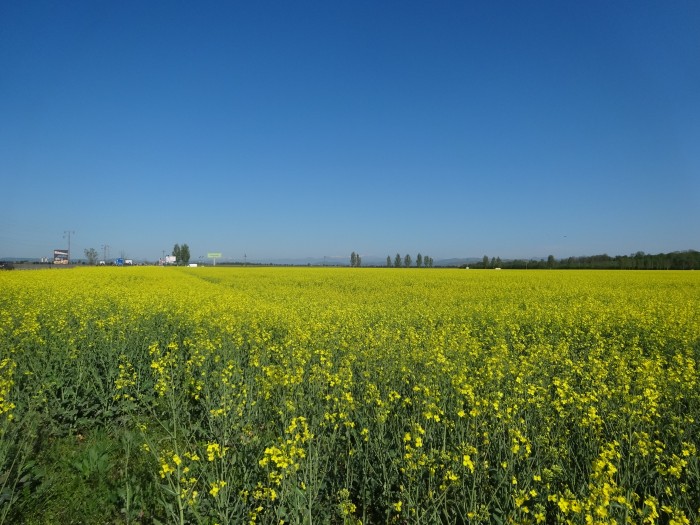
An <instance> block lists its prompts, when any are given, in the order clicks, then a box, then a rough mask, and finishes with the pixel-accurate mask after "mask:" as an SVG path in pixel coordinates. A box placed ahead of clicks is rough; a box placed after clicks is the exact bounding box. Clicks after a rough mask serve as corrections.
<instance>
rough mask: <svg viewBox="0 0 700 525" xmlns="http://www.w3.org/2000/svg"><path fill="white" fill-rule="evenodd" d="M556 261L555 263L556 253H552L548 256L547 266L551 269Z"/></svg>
mask: <svg viewBox="0 0 700 525" xmlns="http://www.w3.org/2000/svg"><path fill="white" fill-rule="evenodd" d="M554 263H555V260H554V255H550V256H549V257H547V268H549V269H552V268H554Z"/></svg>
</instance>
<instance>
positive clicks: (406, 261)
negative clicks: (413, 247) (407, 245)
mask: <svg viewBox="0 0 700 525" xmlns="http://www.w3.org/2000/svg"><path fill="white" fill-rule="evenodd" d="M403 265H404V266H405V267H406V268H410V267H411V256H410V255H409V254H406V257H404V258H403Z"/></svg>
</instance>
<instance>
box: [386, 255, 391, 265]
mask: <svg viewBox="0 0 700 525" xmlns="http://www.w3.org/2000/svg"><path fill="white" fill-rule="evenodd" d="M386 265H387V267H388V268H391V255H387V256H386Z"/></svg>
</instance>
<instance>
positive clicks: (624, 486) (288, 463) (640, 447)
mask: <svg viewBox="0 0 700 525" xmlns="http://www.w3.org/2000/svg"><path fill="white" fill-rule="evenodd" d="M698 312H700V276H699V275H698V274H697V272H669V271H658V272H643V271H639V272H623V271H609V272H608V271H569V272H567V271H532V270H530V271H501V272H495V271H487V270H483V271H475V270H470V271H465V270H440V269H369V268H354V269H349V268H345V269H343V268H257V267H247V268H136V267H134V268H77V269H73V270H62V271H58V270H41V271H26V272H22V271H15V272H4V273H1V274H0V523H58V522H60V523H180V524H184V523H198V524H200V523H201V524H215V523H218V524H222V525H223V524H229V523H230V524H239V523H240V524H257V523H264V524H276V525H279V524H287V523H289V524H292V523H293V524H297V523H299V524H301V523H304V524H311V523H332V524H359V523H363V524H374V523H387V524H393V523H396V524H405V523H411V524H414V523H415V524H418V523H424V524H429V523H431V524H432V523H474V524H477V523H484V524H500V523H519V524H539V523H547V524H550V523H571V524H589V523H595V524H613V523H615V524H625V523H632V524H637V523H639V524H645V523H648V524H656V523H663V524H690V523H698V522H700V461H699V460H698V447H699V446H700V384H699V383H698V373H699V369H698V364H699V363H700V314H699V313H698Z"/></svg>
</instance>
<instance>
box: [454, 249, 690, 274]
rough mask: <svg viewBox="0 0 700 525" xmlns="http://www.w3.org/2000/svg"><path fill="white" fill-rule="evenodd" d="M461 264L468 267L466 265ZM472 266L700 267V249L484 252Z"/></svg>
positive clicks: (567, 268) (667, 268)
mask: <svg viewBox="0 0 700 525" xmlns="http://www.w3.org/2000/svg"><path fill="white" fill-rule="evenodd" d="M462 267H466V265H463V266H462ZM469 267H470V268H491V269H493V268H504V269H514V270H515V269H518V270H519V269H523V270H526V269H533V270H534V269H550V270H552V269H562V270H574V269H590V270H700V252H698V251H696V250H687V251H680V252H671V253H658V254H655V255H652V254H650V253H644V252H642V251H639V252H636V253H633V254H631V255H615V256H610V255H608V254H605V253H604V254H601V255H585V256H579V257H567V258H563V259H556V258H555V257H554V256H553V255H550V256H548V257H547V258H546V259H529V260H527V259H512V260H507V261H502V260H501V258H500V257H491V258H489V257H488V256H486V255H484V257H483V259H482V260H481V261H479V262H477V263H475V264H473V265H469Z"/></svg>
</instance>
